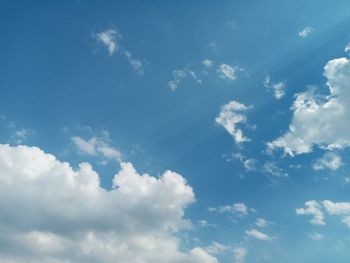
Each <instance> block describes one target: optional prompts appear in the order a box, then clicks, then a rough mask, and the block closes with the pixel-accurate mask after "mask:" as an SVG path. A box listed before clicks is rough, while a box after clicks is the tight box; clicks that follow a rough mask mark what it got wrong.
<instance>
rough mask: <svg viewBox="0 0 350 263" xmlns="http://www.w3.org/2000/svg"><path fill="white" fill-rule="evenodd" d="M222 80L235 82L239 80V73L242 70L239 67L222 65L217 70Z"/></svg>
mask: <svg viewBox="0 0 350 263" xmlns="http://www.w3.org/2000/svg"><path fill="white" fill-rule="evenodd" d="M217 71H218V73H219V76H220V78H222V79H229V80H235V79H236V78H237V72H238V71H242V69H241V68H239V67H237V66H231V65H228V64H221V65H220V66H219V67H218V69H217Z"/></svg>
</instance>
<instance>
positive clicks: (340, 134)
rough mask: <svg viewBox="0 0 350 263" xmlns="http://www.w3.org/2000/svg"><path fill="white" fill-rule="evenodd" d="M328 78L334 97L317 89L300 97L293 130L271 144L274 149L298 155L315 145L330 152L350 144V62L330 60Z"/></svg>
mask: <svg viewBox="0 0 350 263" xmlns="http://www.w3.org/2000/svg"><path fill="white" fill-rule="evenodd" d="M324 76H325V77H326V78H327V85H328V88H329V92H330V95H328V96H321V95H318V94H317V93H316V91H315V89H309V90H307V91H306V92H303V93H299V94H297V95H296V99H295V101H294V105H293V110H294V112H293V117H292V122H291V124H290V125H289V131H287V132H286V133H285V134H284V135H282V136H281V137H279V138H277V139H276V140H274V141H272V142H270V143H268V144H267V146H268V148H269V149H270V150H273V149H275V148H282V149H283V150H284V152H285V153H286V154H289V155H291V156H294V155H295V154H302V153H308V152H311V151H312V150H313V147H314V146H315V145H316V146H319V147H321V148H326V149H330V150H332V149H336V148H337V149H340V148H345V147H348V146H349V145H350V122H349V121H348V120H350V104H349V101H350V89H349V83H350V61H349V60H348V59H347V58H339V59H334V60H331V61H329V62H328V63H327V64H326V66H325V67H324Z"/></svg>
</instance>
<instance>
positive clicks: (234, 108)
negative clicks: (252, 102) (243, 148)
mask: <svg viewBox="0 0 350 263" xmlns="http://www.w3.org/2000/svg"><path fill="white" fill-rule="evenodd" d="M248 109H250V107H248V106H246V105H244V104H242V103H240V102H238V101H234V100H232V101H230V102H229V103H227V104H225V105H224V106H222V107H221V111H220V113H219V115H218V116H217V117H216V118H215V122H216V123H218V124H220V125H221V126H223V127H224V128H225V130H226V131H227V132H228V133H229V134H231V135H232V136H233V138H234V140H235V142H236V143H237V144H239V143H242V142H246V141H250V139H248V138H246V137H244V135H243V131H242V130H241V129H239V128H237V125H238V124H240V123H246V122H247V116H246V115H245V112H246V111H247V110H248Z"/></svg>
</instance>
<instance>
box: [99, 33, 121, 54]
mask: <svg viewBox="0 0 350 263" xmlns="http://www.w3.org/2000/svg"><path fill="white" fill-rule="evenodd" d="M93 36H94V38H95V39H96V40H97V42H99V43H101V44H103V45H104V46H105V47H106V48H107V50H108V53H109V55H110V56H112V55H113V54H114V53H115V52H117V51H118V49H119V45H118V39H120V38H121V35H120V34H119V33H118V31H117V30H115V29H107V30H105V31H102V32H100V33H97V34H93Z"/></svg>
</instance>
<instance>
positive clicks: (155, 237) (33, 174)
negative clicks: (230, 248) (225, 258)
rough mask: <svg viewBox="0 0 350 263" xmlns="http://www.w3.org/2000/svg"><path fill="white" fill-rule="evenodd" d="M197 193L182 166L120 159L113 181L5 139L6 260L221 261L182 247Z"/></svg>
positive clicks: (1, 191) (0, 185)
mask: <svg viewBox="0 0 350 263" xmlns="http://www.w3.org/2000/svg"><path fill="white" fill-rule="evenodd" d="M194 201H195V197H194V193H193V190H192V188H191V187H190V186H188V185H187V183H186V180H185V179H184V178H183V177H182V176H181V175H179V174H177V173H174V172H171V171H166V172H165V173H163V175H162V176H161V177H159V178H155V177H152V176H150V175H148V174H144V175H140V174H138V173H137V171H136V170H135V169H134V167H133V165H132V164H131V163H121V170H120V172H119V173H118V174H117V175H116V176H115V177H114V180H113V189H112V190H110V191H107V190H105V189H103V188H101V187H100V185H99V176H98V174H97V173H96V172H95V171H94V170H93V169H92V167H91V166H90V165H89V164H88V163H82V164H80V166H79V169H78V170H74V169H73V168H71V166H70V165H69V164H68V163H65V162H60V161H58V160H57V159H56V158H55V157H54V156H53V155H50V154H46V153H44V152H43V151H42V150H40V149H39V148H36V147H27V146H17V147H11V146H9V145H0V210H1V215H0V243H1V244H6V245H2V246H0V261H1V262H16V263H22V262H23V263H24V262H30V263H34V262H36V263H44V262H45V263H47V262H48V263H67V262H77V263H80V262H84V263H90V262H93V263H95V262H96V263H97V262H105V263H109V262H115V261H116V260H117V261H118V262H132V263H134V262H135V263H148V262H149V263H151V262H152V263H153V262H155V263H157V262H159V263H163V262H166V263H167V262H169V263H177V262H178V263H180V262H181V263H182V262H188V263H199V262H201V263H202V262H206V263H217V262H218V261H217V260H216V259H215V258H214V257H213V256H211V255H209V254H208V253H207V252H205V250H204V249H202V248H198V247H197V248H194V249H192V250H189V251H187V252H186V251H185V252H184V251H182V250H180V249H179V247H180V240H179V239H178V238H176V237H175V236H174V234H173V233H174V231H175V232H176V231H179V230H181V229H183V228H185V227H187V226H188V221H186V220H185V219H184V218H183V217H184V209H185V208H186V207H187V206H188V205H189V204H191V203H193V202H194Z"/></svg>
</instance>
